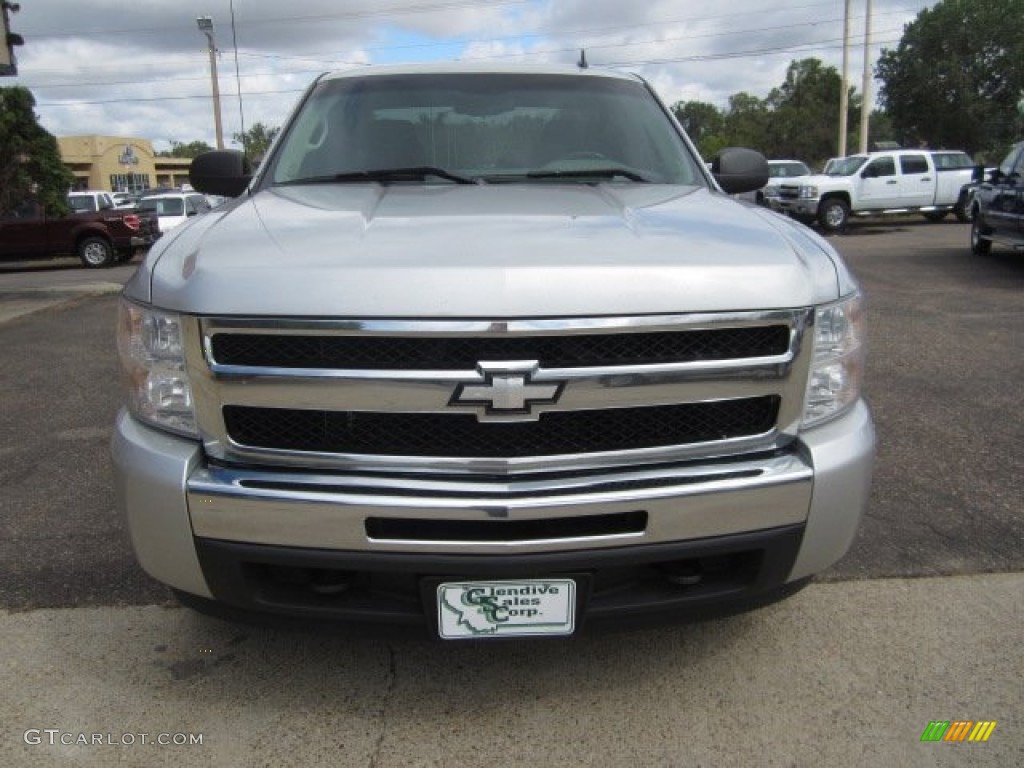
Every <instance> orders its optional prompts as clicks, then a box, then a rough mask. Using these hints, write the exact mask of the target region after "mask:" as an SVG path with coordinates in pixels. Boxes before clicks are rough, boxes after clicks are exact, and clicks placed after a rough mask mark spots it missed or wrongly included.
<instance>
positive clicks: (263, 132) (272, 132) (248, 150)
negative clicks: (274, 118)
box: [231, 123, 281, 163]
mask: <svg viewBox="0 0 1024 768" xmlns="http://www.w3.org/2000/svg"><path fill="white" fill-rule="evenodd" d="M280 131H281V128H280V127H275V128H268V127H267V126H265V125H264V124H263V123H256V124H255V125H253V127H252V128H250V129H249V130H247V131H246V132H245V133H234V134H232V135H231V138H232V139H234V140H235V141H237V142H238V143H239V144H241V145H242V146H243V147H245V155H246V157H248V158H249V159H250V160H252V161H253V162H254V163H257V162H259V161H260V160H262V159H263V156H264V155H265V154H267V150H268V149H270V143H271V142H272V141H273V140H274V138H275V137H276V136H277V134H278V133H279V132H280Z"/></svg>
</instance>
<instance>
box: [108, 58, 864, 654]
mask: <svg viewBox="0 0 1024 768" xmlns="http://www.w3.org/2000/svg"><path fill="white" fill-rule="evenodd" d="M766 173H767V169H766V167H765V161H764V158H762V157H761V156H760V155H758V154H757V153H753V152H750V151H748V150H741V149H730V150H725V151H723V152H722V153H720V154H719V155H718V156H717V157H716V158H715V159H714V161H713V162H712V163H711V167H710V169H709V168H706V167H705V165H704V163H703V162H702V161H701V159H700V157H699V156H698V154H697V152H696V151H695V150H694V148H693V145H692V144H691V143H690V142H689V140H688V139H687V137H686V136H685V135H684V133H683V131H682V130H681V129H680V127H679V125H678V124H677V123H676V122H675V120H674V119H673V118H672V116H671V113H670V112H669V110H668V109H666V107H665V106H664V104H663V103H662V102H661V101H659V99H658V98H657V97H656V96H655V95H654V93H653V91H652V89H651V88H650V87H649V85H648V84H647V83H645V82H644V81H643V80H641V79H639V78H637V77H635V76H632V75H626V74H612V73H606V72H599V71H596V70H590V69H568V68H524V67H516V68H493V67H487V68H480V67H467V66H456V65H437V66H430V67H425V66H416V67H405V68H395V67H380V68H377V67H373V68H363V69H359V70H355V71H351V72H342V73H337V74H330V75H324V76H322V77H320V78H318V79H317V80H316V81H315V82H314V83H313V84H312V85H311V87H310V88H309V89H308V91H307V92H306V94H305V95H304V96H303V97H302V99H301V101H300V103H299V105H298V107H297V108H296V110H295V111H294V113H293V114H292V116H291V117H290V119H289V120H288V121H287V123H286V124H285V125H284V127H283V129H282V131H281V134H280V136H279V137H278V139H277V140H276V142H275V144H274V146H273V147H272V148H271V149H270V151H269V153H268V155H267V156H266V158H265V159H264V161H263V163H262V164H261V165H260V167H259V169H258V170H257V171H256V172H255V173H254V174H253V173H251V172H250V171H249V169H248V168H247V166H246V164H245V161H244V159H243V158H242V156H241V155H240V154H239V153H235V152H231V151H223V152H214V153H210V154H208V155H204V156H201V157H200V158H197V159H196V160H195V161H194V162H193V166H192V183H193V185H194V186H195V187H196V188H197V189H200V190H203V191H205V192H208V193H212V194H225V195H229V196H232V197H234V198H235V199H234V200H233V201H231V202H229V203H228V204H226V205H225V206H222V207H221V208H218V209H216V210H213V211H211V212H210V213H208V214H206V215H205V216H202V217H197V218H196V219H194V220H192V221H190V222H189V223H187V224H184V225H182V226H181V227H178V228H176V229H175V230H174V231H173V232H171V233H168V234H167V235H165V236H164V237H163V238H162V239H161V240H160V242H159V243H158V244H157V245H156V246H155V247H154V248H153V249H152V250H151V251H150V252H149V254H148V255H147V257H146V259H145V261H144V262H143V264H142V265H141V267H140V268H139V270H138V272H137V274H136V275H135V276H134V278H133V279H132V280H131V281H130V282H129V283H128V285H127V286H126V288H125V291H124V295H123V299H122V302H121V309H120V321H119V334H118V335H119V349H120V354H121V360H122V365H123V368H124V373H125V380H126V382H127V388H128V405H127V407H126V408H125V409H124V410H123V411H122V412H121V414H120V415H119V417H118V419H117V426H116V431H115V436H114V441H113V455H114V462H115V465H116V475H117V486H118V490H119V496H120V503H121V505H122V508H123V510H124V512H125V513H126V514H127V519H128V521H129V525H130V530H131V536H132V540H133V543H134V547H135V550H136V553H137V557H138V559H139V561H140V563H141V564H142V566H143V567H144V568H145V569H146V570H147V571H148V572H149V573H150V574H151V575H152V576H154V577H155V578H156V579H159V580H160V581H162V582H164V583H165V584H167V585H169V586H170V587H171V588H172V589H173V590H174V591H175V593H176V594H177V595H178V597H179V598H180V599H181V600H182V601H183V602H185V603H186V604H189V605H191V606H193V607H196V608H198V609H200V610H209V611H215V612H218V613H221V614H226V615H228V616H233V617H238V618H243V619H245V618H252V617H257V616H261V615H263V616H265V615H268V614H273V615H281V616H286V617H298V618H300V619H301V618H306V619H313V620H316V621H330V620H341V621H381V622H392V623H398V624H410V625H420V626H424V627H427V628H428V629H429V631H430V632H432V633H434V634H435V636H440V637H443V638H485V637H509V636H531V635H567V634H571V633H573V632H577V631H579V630H580V629H581V628H583V627H584V625H586V626H587V627H591V626H599V625H601V624H605V623H612V622H616V623H627V624H633V623H636V622H640V621H642V620H647V619H658V618H663V617H674V618H677V619H691V618H700V617H703V616H706V615H710V614H714V613H721V612H731V611H736V610H744V609H747V608H750V607H753V606H756V605H759V604H763V603H765V602H768V601H771V600H773V599H777V598H779V597H782V596H785V595H787V594H789V593H791V592H793V591H795V590H796V589H798V588H799V587H800V586H802V585H803V584H805V583H806V581H807V580H808V579H809V578H810V577H811V576H812V575H813V574H815V573H817V572H820V571H821V570H823V569H825V568H827V567H829V566H830V565H831V564H832V563H834V562H835V561H836V560H837V559H838V558H840V557H841V556H842V555H843V554H844V553H845V552H846V551H847V549H848V547H849V546H850V544H851V542H852V541H853V538H854V536H855V534H856V531H857V528H858V524H859V522H860V519H861V516H862V512H863V510H864V508H865V505H866V503H867V500H868V492H869V485H870V476H871V464H872V456H873V450H874V432H873V427H872V421H871V417H870V413H869V409H868V407H867V405H866V404H865V402H864V401H863V399H862V397H861V379H862V373H863V367H864V342H865V326H864V306H863V301H862V298H861V294H860V291H859V290H858V286H857V283H856V281H855V280H854V278H853V277H852V275H851V274H850V272H849V270H848V269H847V267H846V266H845V265H844V264H843V262H842V260H841V259H840V258H839V256H838V255H837V254H836V252H835V251H834V250H833V249H832V248H831V247H830V246H829V245H828V244H827V243H825V242H824V241H823V240H822V239H820V238H819V237H817V236H816V235H814V234H813V233H812V232H810V231H809V230H807V229H806V228H804V227H802V226H800V225H799V224H796V223H794V222H791V221H790V220H788V219H787V218H785V217H783V216H779V215H777V214H775V213H772V212H771V211H768V210H766V209H764V208H754V207H751V206H746V205H743V204H741V203H739V202H737V201H735V200H733V199H731V198H730V197H729V194H727V193H736V192H742V191H745V190H751V189H756V188H758V187H760V186H762V185H763V184H764V182H765V179H766Z"/></svg>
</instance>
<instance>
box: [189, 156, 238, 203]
mask: <svg viewBox="0 0 1024 768" xmlns="http://www.w3.org/2000/svg"><path fill="white" fill-rule="evenodd" d="M188 179H189V182H190V183H191V184H192V186H193V188H195V189H197V190H199V191H200V192H204V193H206V194H208V195H224V196H225V197H238V196H239V195H240V194H242V193H243V192H244V191H245V188H246V187H247V186H249V182H250V181H251V180H252V166H251V165H250V164H249V160H248V159H247V158H246V156H245V155H244V154H242V153H241V152H239V151H238V150H236V149H218V150H215V151H213V152H204V153H203V154H201V155H198V156H197V157H196V158H195V159H194V160H193V161H192V164H191V165H190V166H189V169H188Z"/></svg>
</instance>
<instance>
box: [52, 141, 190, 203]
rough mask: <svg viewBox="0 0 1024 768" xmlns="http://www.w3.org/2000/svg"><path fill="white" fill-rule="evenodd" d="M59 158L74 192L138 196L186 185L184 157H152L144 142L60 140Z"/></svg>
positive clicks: (185, 160)
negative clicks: (70, 177) (70, 176)
mask: <svg viewBox="0 0 1024 768" xmlns="http://www.w3.org/2000/svg"><path fill="white" fill-rule="evenodd" d="M57 145H58V146H59V147H60V156H61V159H62V160H63V161H64V164H65V165H66V166H68V168H70V169H71V172H72V173H73V174H74V176H75V182H74V189H106V190H108V191H110V192H138V191H140V190H143V189H153V188H154V187H180V186H181V185H182V184H187V183H188V166H189V163H190V162H191V160H189V158H187V157H156V155H154V154H153V145H152V144H151V143H150V142H149V141H148V140H147V139H134V138H126V137H123V136H63V137H59V138H58V139H57Z"/></svg>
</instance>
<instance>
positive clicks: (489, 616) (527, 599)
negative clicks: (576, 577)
mask: <svg viewBox="0 0 1024 768" xmlns="http://www.w3.org/2000/svg"><path fill="white" fill-rule="evenodd" d="M575 621H576V582H575V581H573V580H572V579H524V580H522V581H462V582H449V583H446V584H440V585H438V587H437V625H438V630H439V632H440V634H441V637H443V638H445V639H449V640H456V639H466V638H482V637H523V636H527V635H571V634H572V632H573V628H574V625H575Z"/></svg>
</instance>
